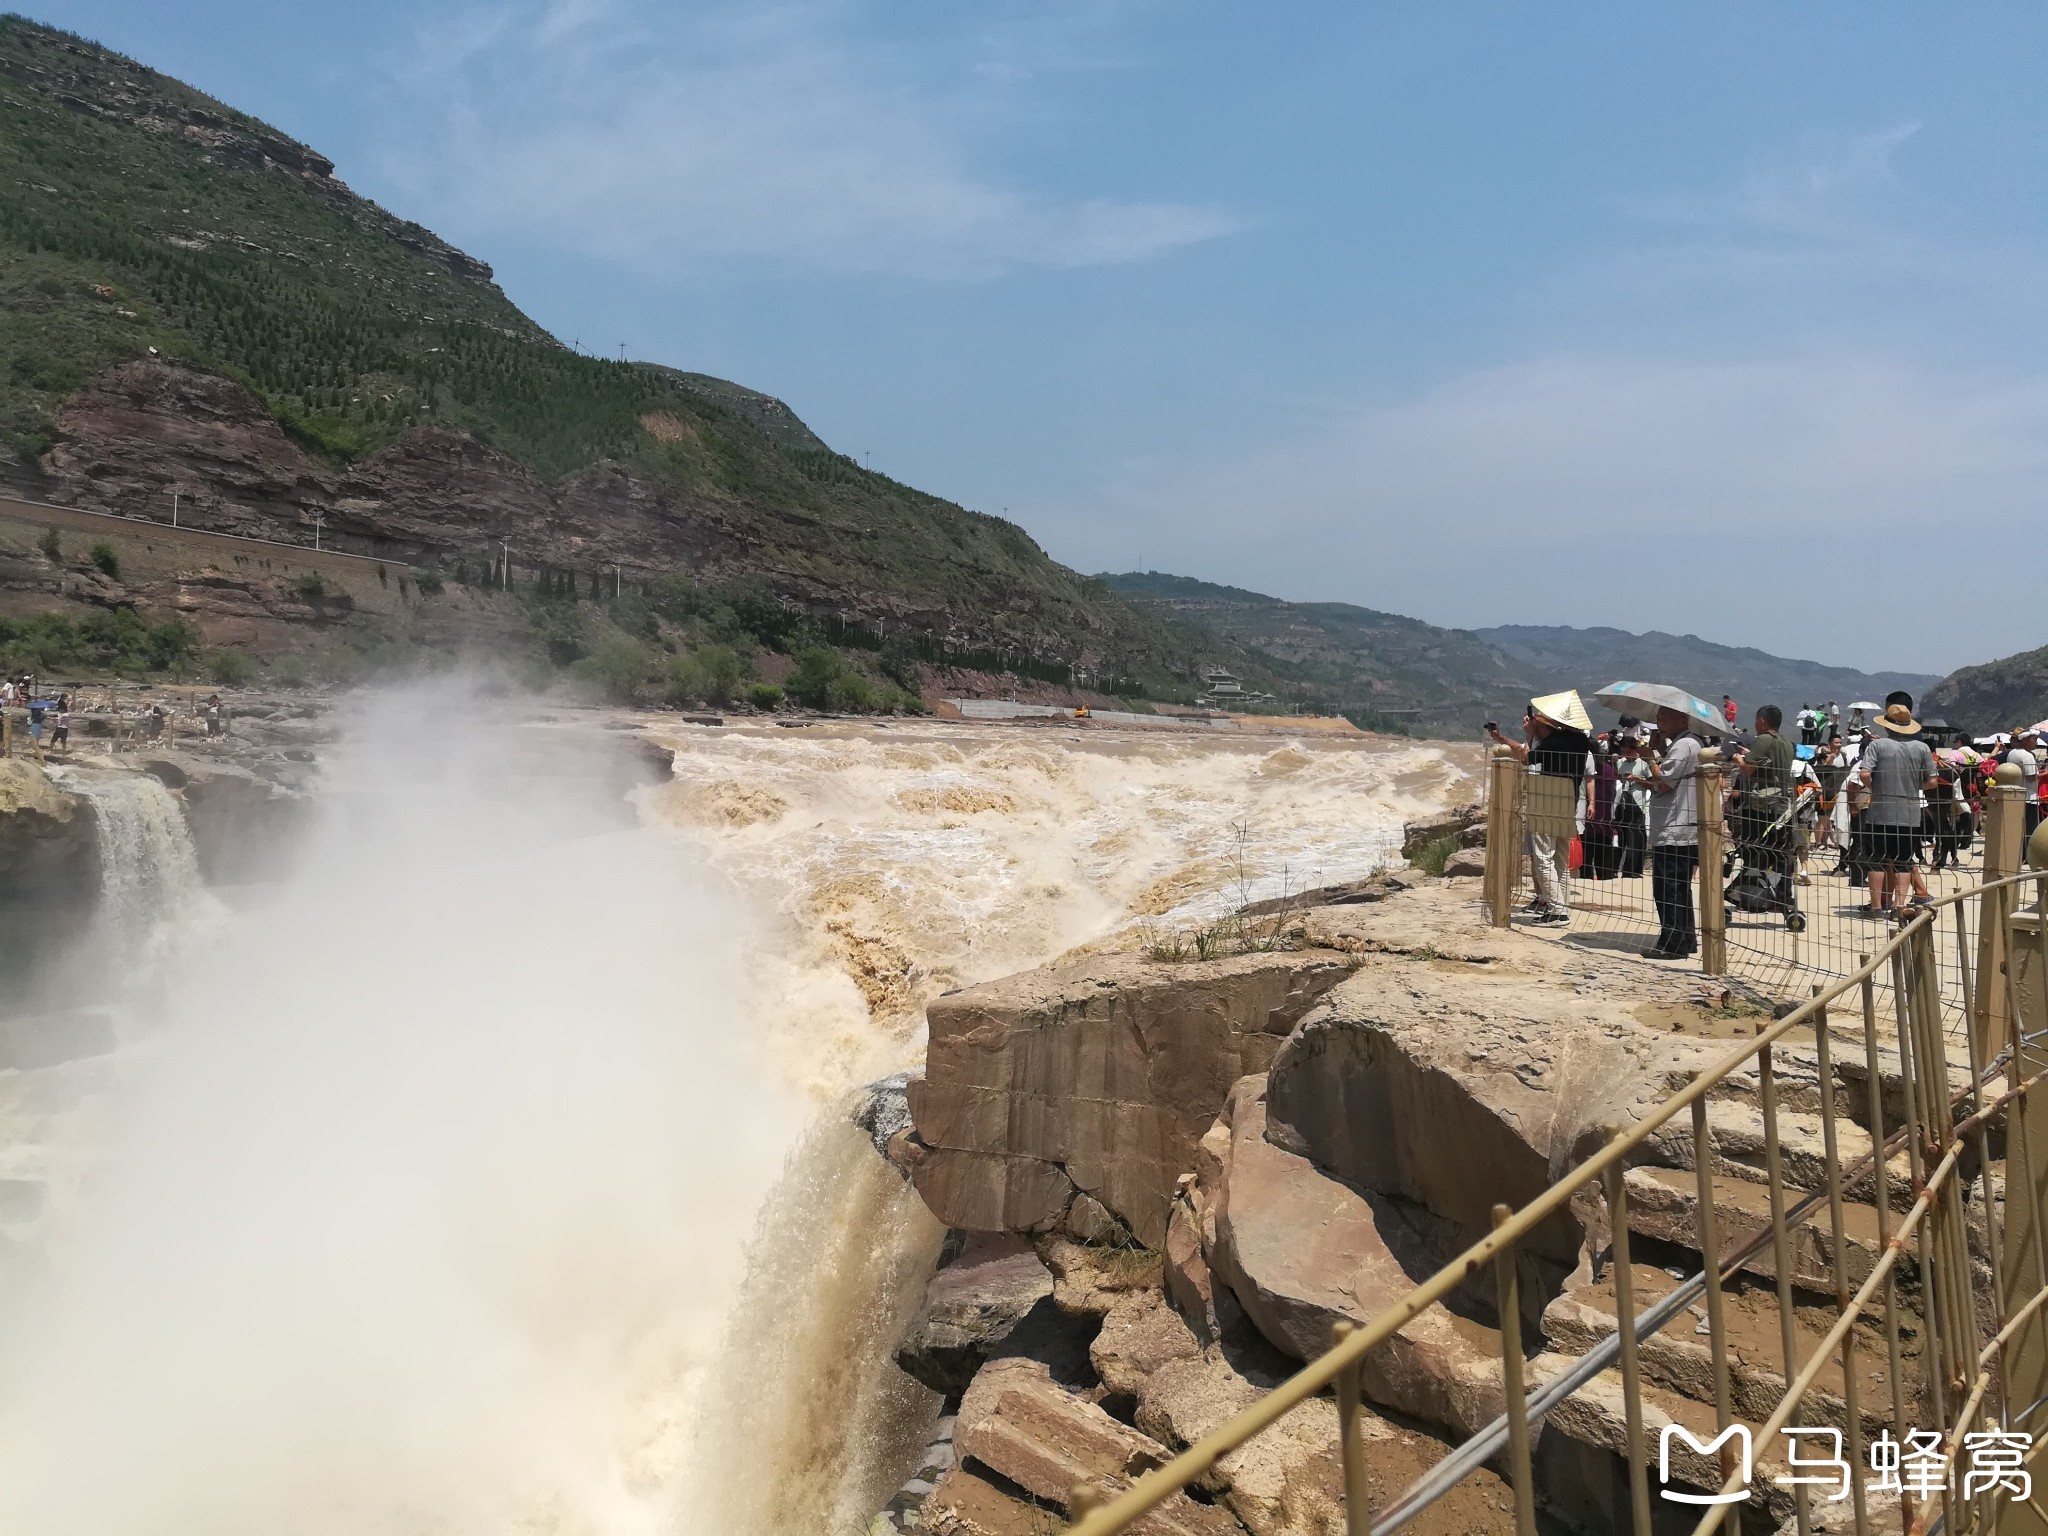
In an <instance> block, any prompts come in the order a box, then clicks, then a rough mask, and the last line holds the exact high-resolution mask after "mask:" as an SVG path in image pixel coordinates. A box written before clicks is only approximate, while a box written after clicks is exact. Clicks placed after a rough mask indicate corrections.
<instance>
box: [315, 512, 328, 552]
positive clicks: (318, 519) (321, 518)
mask: <svg viewBox="0 0 2048 1536" xmlns="http://www.w3.org/2000/svg"><path fill="white" fill-rule="evenodd" d="M326 520H327V514H326V513H325V512H315V513H314V514H313V547H314V548H315V549H318V548H319V547H320V525H321V524H322V523H323V522H325V521H326Z"/></svg>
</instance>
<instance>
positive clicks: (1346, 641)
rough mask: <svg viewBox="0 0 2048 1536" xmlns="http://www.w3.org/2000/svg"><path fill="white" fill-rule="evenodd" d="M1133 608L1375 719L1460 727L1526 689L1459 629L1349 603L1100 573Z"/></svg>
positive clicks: (1507, 705)
mask: <svg viewBox="0 0 2048 1536" xmlns="http://www.w3.org/2000/svg"><path fill="white" fill-rule="evenodd" d="M1101 580H1102V581H1103V582H1105V583H1106V584H1107V585H1108V586H1110V587H1111V588H1112V589H1114V590H1115V591H1117V592H1120V593H1122V594H1123V595H1124V596H1125V597H1127V598H1129V599H1130V600H1131V601H1132V602H1134V603H1136V604H1138V605H1140V606H1141V607H1145V608H1150V609H1152V610H1154V611H1156V612H1158V613H1161V614H1166V615H1171V616H1172V617H1174V618H1177V619H1181V620H1183V621H1186V622H1188V623H1192V624H1199V625H1201V626H1203V627H1204V628H1207V629H1209V630H1212V631H1214V632H1215V633H1217V634H1219V635H1223V636H1226V637H1228V638H1229V639H1231V640H1235V641H1236V642H1238V643H1239V644H1240V645H1242V646H1245V647H1247V648H1248V649H1253V650H1256V651H1259V652H1262V653H1264V654H1265V655H1268V656H1271V657H1272V658H1274V659H1275V661H1277V662H1281V663H1285V664H1287V665H1288V666H1290V667H1291V668H1293V669H1294V670H1295V671H1296V672H1297V674H1298V676H1299V678H1300V682H1299V683H1298V684H1297V685H1296V686H1297V688H1298V689H1300V690H1301V691H1303V692H1308V693H1312V694H1314V695H1315V696H1316V698H1317V700H1318V701H1319V702H1323V703H1324V704H1325V705H1326V706H1327V707H1330V708H1332V709H1335V710H1340V711H1343V712H1345V713H1349V714H1354V715H1357V716H1358V717H1359V718H1361V719H1362V720H1367V721H1372V722H1376V723H1386V724H1399V723H1403V722H1413V723H1416V724H1419V725H1424V726H1439V725H1440V726H1457V727H1461V728H1469V727H1471V726H1473V725H1475V724H1477V723H1478V722H1479V721H1480V720H1483V719H1485V718H1487V717H1488V716H1489V715H1492V714H1499V713H1501V712H1502V711H1504V710H1509V709H1513V708H1514V707H1515V700H1516V699H1518V698H1521V699H1526V698H1527V697H1528V688H1529V681H1528V675H1527V669H1525V668H1523V667H1521V666H1519V665H1517V664H1516V663H1515V662H1514V661H1512V660H1511V659H1510V658H1509V657H1507V656H1506V655H1505V654H1503V653H1502V652H1501V651H1500V650H1499V649H1497V648H1496V647H1494V646H1491V645H1488V644H1487V643H1486V642H1484V641H1482V640H1480V639H1478V638H1476V637H1475V636H1473V635H1471V634H1468V633H1466V632H1465V631H1464V630H1458V629H1440V628H1438V627H1437V626H1436V625H1434V624H1425V623H1423V622H1422V621H1421V620H1420V619H1408V618H1403V617H1401V616H1400V615H1399V614H1392V613H1379V612H1376V611H1375V610H1373V609H1370V608H1359V607H1356V606H1354V605H1352V604H1350V603H1293V602H1287V601H1285V600H1284V599H1281V598H1277V597H1268V596H1267V595H1266V594H1265V593H1263V592H1250V591H1246V590H1245V589H1244V588H1242V587H1226V586H1218V585H1216V584H1215V583H1213V582H1207V581H1197V580H1195V579H1194V578H1192V577H1188V576H1171V575H1168V574H1166V573H1165V572H1163V571H1123V572H1119V573H1117V574H1115V575H1105V576H1103V577H1102V578H1101Z"/></svg>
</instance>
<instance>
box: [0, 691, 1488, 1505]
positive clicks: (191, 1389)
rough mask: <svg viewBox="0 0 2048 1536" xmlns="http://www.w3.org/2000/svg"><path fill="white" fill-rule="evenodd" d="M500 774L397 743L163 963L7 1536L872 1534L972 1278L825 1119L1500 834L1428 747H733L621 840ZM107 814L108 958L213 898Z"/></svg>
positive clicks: (5, 1399) (105, 1088) (1017, 741)
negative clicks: (935, 1340)
mask: <svg viewBox="0 0 2048 1536" xmlns="http://www.w3.org/2000/svg"><path fill="white" fill-rule="evenodd" d="M423 719H426V720H432V721H433V723H434V729H433V730H432V731H430V732H421V731H420V730H418V728H417V722H418V721H420V720H423ZM506 726H507V723H506V721H505V720H504V719H503V718H502V716H501V714H500V713H499V712H497V711H496V710H494V708H493V707H492V706H488V705H486V706H483V707H481V708H479V706H478V705H477V703H476V701H474V700H465V699H463V698H461V697H451V696H450V695H449V694H447V693H446V692H445V691H444V692H441V693H435V694H428V695H414V696H410V697H404V698H399V699H396V700H383V701H371V704H370V706H369V707H366V708H365V709H364V710H363V711H362V712H361V714H360V716H359V718H358V719H357V720H356V721H355V724H354V727H353V729H352V731H351V733H350V735H349V738H348V744H347V745H346V747H345V748H344V750H342V752H341V753H340V755H339V757H338V759H337V760H336V761H335V762H334V763H332V764H331V765H330V768H331V772H330V778H329V791H330V792H329V795H328V796H327V800H326V804H327V815H326V817H325V820H324V822H323V824H322V826H321V828H320V829H319V831H318V833H317V834H316V835H315V836H313V837H312V839H311V840H310V844H309V846H308V847H307V848H306V849H305V850H303V857H302V858H301V859H300V860H299V861H298V865H297V868H296V873H295V874H294V875H293V876H292V877H291V878H290V879H289V880H287V881H286V882H284V883H283V884H281V885H280V886H278V887H277V888H276V889H275V890H274V891H271V892H268V893H267V894H266V899H264V900H262V901H260V902H253V903H251V904H249V905H248V906H247V907H246V909H245V910H242V911H240V912H238V913H237V914H236V915H235V917H234V918H233V919H232V920H231V921H230V922H228V923H227V924H225V925H224V926H223V927H222V928H221V929H220V930H219V931H216V932H212V933H210V934H208V935H206V938H205V942H204V943H203V944H201V945H197V946H184V947H180V948H176V949H175V950H174V951H173V952H170V953H167V954H166V955H165V956H164V958H163V961H162V964H161V966H160V967H159V968H158V973H157V976H156V979H155V980H153V982H152V991H153V992H155V993H159V994H160V995H161V1009H160V1013H161V1018H160V1021H159V1024H158V1027H157V1028H155V1029H154V1030H153V1031H152V1032H151V1034H150V1037H149V1039H148V1042H147V1044H146V1046H144V1047H143V1048H141V1049H138V1050H133V1051H130V1052H128V1053H126V1054H125V1055H124V1056H123V1057H122V1058H120V1059H119V1060H118V1061H117V1060H115V1059H113V1058H109V1059H108V1060H109V1065H108V1066H107V1068H106V1074H105V1080H96V1081H95V1085H94V1089H93V1096H94V1100H95V1104H94V1105H93V1106H92V1107H93V1109H94V1112H93V1113H92V1114H91V1116H90V1117H89V1124H87V1125H85V1126H83V1127H81V1128H80V1129H79V1132H78V1133H79V1134H80V1135H81V1136H83V1137H87V1138H88V1139H91V1140H92V1141H93V1143H94V1145H93V1146H92V1149H91V1150H92V1156H93V1162H94V1168H93V1173H92V1176H91V1178H90V1179H87V1180H85V1181H83V1183H82V1184H81V1185H80V1187H79V1191H78V1193H79V1199H78V1202H77V1204H76V1208H75V1209H67V1210H65V1211H64V1212H63V1213H62V1214H63V1218H64V1219H63V1220H61V1221H59V1222H56V1223H55V1224H54V1235H53V1236H52V1238H51V1240H50V1242H49V1245H48V1252H47V1253H46V1254H45V1255H44V1256H43V1272H42V1273H41V1274H40V1276H39V1277H37V1279H36V1282H35V1283H34V1284H32V1285H30V1286H29V1288H28V1290H27V1293H26V1294H25V1295H23V1296H20V1297H10V1298H8V1301H9V1303H10V1304H9V1305H8V1306H6V1307H4V1308H0V1536H271V1533H274V1532H277V1531H286V1530H289V1531H293V1532H298V1533H302V1536H415V1533H417V1536H426V1533H429V1532H431V1533H433V1536H699V1533H701V1536H731V1533H733V1532H738V1531H745V1532H750V1533H756V1536H853V1533H856V1532H859V1531H860V1530H862V1529H863V1528H864V1527H865V1526H866V1524H867V1521H868V1518H869V1516H870V1515H871V1514H872V1512H873V1511H874V1509H876V1508H877V1507H879V1505H880V1503H881V1502H882V1500H883V1499H884V1498H886V1496H887V1495H888V1493H889V1492H890V1491H891V1490H892V1489H893V1488H894V1487H895V1486H896V1484H897V1482H898V1481H899V1480H900V1478H901V1477H902V1476H903V1475H904V1474H905V1473H906V1472H907V1471H908V1470H909V1468H910V1467H911V1466H913V1465H914V1464H915V1456H916V1453H917V1449H918V1447H919V1446H920V1445H921V1444H922V1442H923V1439H924V1431H925V1428H926V1426H927V1424H928V1422H929V1420H930V1418H931V1416H932V1415H933V1414H934V1413H935V1412H936V1408H937V1400H936V1398H935V1397H933V1396H932V1395H931V1394H929V1393H926V1392H924V1391H923V1389H921V1388H919V1387H917V1386H916V1385H915V1384H914V1383H911V1382H910V1381H909V1380H908V1379H907V1378H906V1377H904V1376H902V1375H901V1373H900V1372H897V1371H896V1370H895V1368H894V1367H893V1365H892V1364H891V1360H890V1353H891V1350H892V1348H893V1345H894V1343H895V1340H896V1339H897V1337H898V1336H899V1335H900V1332H901V1329H902V1327H903V1325H904V1322H905V1321H906V1319H907V1318H908V1316H909V1315H910V1311H911V1309H912V1308H914V1306H915V1305H916V1302H917V1298H918V1296H919V1294H920V1292H921V1289H922V1285H923V1280H924V1276H925V1275H926V1273H927V1272H928V1270H929V1267H930V1264H931V1262H932V1259H933V1256H934V1254H935V1251H936V1247H937V1243H938V1241H939V1238H940V1235H941V1234H940V1232H939V1230H938V1228H937V1226H936V1224H935V1223H934V1222H933V1221H932V1219H931V1217H930V1216H929V1214H928V1213H927V1212H926V1211H925V1210H924V1208H923V1206H922V1205H921V1203H920V1202H919V1201H918V1199H917V1197H916V1195H915V1193H914V1191H912V1190H911V1189H910V1188H909V1187H908V1186H907V1185H906V1184H905V1183H904V1182H903V1181H902V1180H901V1179H900V1178H899V1177H898V1175H897V1174H896V1173H895V1172H894V1170H892V1169H890V1168H889V1167H887V1165H885V1164H884V1163H883V1162H882V1161H881V1160H880V1159H879V1158H877V1157H876V1156H875V1154H874V1151H873V1149H872V1147H871V1146H870V1145H869V1144H868V1142H867V1140H866V1139H865V1137H864V1136H863V1135H862V1134H861V1133H860V1132H858V1131H857V1130H855V1129H854V1128H853V1127H852V1126H851V1125H850V1124H848V1123H846V1120H845V1118H844V1117H845V1106H844V1103H843V1101H842V1100H841V1096H842V1095H843V1094H844V1093H845V1092H846V1090H847V1089H848V1088H849V1087H851V1086H852V1085H855V1084H857V1083H860V1082H862V1081H865V1080H866V1079H868V1078H870V1077H873V1076H877V1075H880V1074H881V1073H882V1072H884V1071H886V1070H889V1069H890V1068H892V1067H894V1066H897V1065H899V1064H903V1063H907V1062H912V1061H914V1060H915V1059H916V1058H917V1056H918V1055H919V1052H920V1046H921V1028H920V1020H921V1015H922V1005H923V1003H924V1001H925V1000H926V999H928V998H929V997H931V996H933V995H934V994H936V993H937V992H940V991H943V990H945V989H947V988H949V987H953V986H957V985H961V984H964V983H968V982H973V981H976V980H980V979H983V978H987V977H992V976H996V975H1000V974H1003V973H1006V972H1008V971H1011V970H1015V969H1018V968H1020V967H1024V966H1029V965H1032V964H1036V963H1038V962H1041V961H1043V960H1046V959H1048V958H1050V957H1052V956H1054V955H1056V954H1058V953H1060V952H1061V951H1063V950H1066V949H1068V948H1070V947H1072V946H1074V945H1076V944H1079V943H1084V942H1102V941H1107V940H1110V939H1113V938H1114V936H1115V935H1117V934H1118V933H1119V931H1120V930H1123V929H1126V928H1128V927H1129V925H1131V924H1132V923H1133V922H1135V921H1137V920H1139V919H1141V918H1144V917H1146V916H1148V915H1149V916H1150V917H1151V918H1153V919H1154V920H1157V921H1161V922H1179V921H1195V920H1199V919H1200V918H1201V917H1202V916H1203V915H1204V914H1206V913H1209V912H1212V911H1214V910H1216V909H1218V908H1219V907H1221V906H1224V905H1227V904H1228V903H1230V902H1234V901H1238V900H1242V899H1245V898H1247V897H1253V898H1255V897H1258V896H1263V895H1268V894H1273V893H1274V892H1276V891H1277V890H1279V889H1280V888H1282V887H1288V888H1294V889H1299V888H1301V887H1303V886H1307V885H1312V884H1315V883H1319V882H1325V881H1331V880H1338V879H1343V878H1347V877H1350V876H1354V875H1359V874H1363V873H1365V872H1367V871H1368V870H1370V869H1372V868H1374V867H1375V866H1377V865H1379V864H1382V863H1384V862H1386V861H1387V860H1388V859H1389V857H1390V856H1391V855H1392V853H1393V851H1394V848H1395V845H1396V843H1397V841H1398V838H1399V832H1400V826H1401V823H1402V821H1403V820H1404V819H1408V818H1411V817H1413V816H1415V815H1417V814H1419V813H1422V812H1425V811H1427V810H1430V809H1432V808H1434V807H1435V806H1437V805H1440V804H1441V803H1442V802H1443V801H1444V799H1445V798H1446V797H1449V796H1455V795H1456V794H1457V793H1458V792H1459V791H1460V790H1461V789H1467V788H1469V785H1468V784H1467V783H1466V781H1465V780H1464V776H1463V774H1462V773H1460V772H1459V770H1458V769H1457V768H1455V767H1453V766H1452V765H1450V764H1449V763H1448V762H1447V761H1446V760H1445V758H1444V757H1443V755H1442V754H1441V753H1440V752H1439V751H1438V750H1436V749H1433V748H1427V747H1418V746H1407V745H1401V744H1388V743H1366V744H1360V743H1347V744H1323V743H1300V744H1290V743H1287V742H1280V741H1276V742H1263V743H1256V744H1254V743H1226V742H1218V741H1216V740H1214V739H1213V738H1200V739H1197V738H1186V739H1157V738H1150V739H1144V738H1141V739H1126V738H1120V737H1117V736H1115V735H1110V734H1103V735H1091V736H1089V737H1087V738H1085V739H1082V738H1079V737H1075V738H1066V737H1059V736H1054V735H1052V734H1050V733H1047V734H1044V735H1037V734H1032V733H1026V732H1022V731H1010V730H1005V729H1002V728H999V727H982V728H955V729H949V730H941V729H938V728H935V727H932V728H921V729H918V728H911V729H906V728H903V727H901V726H898V727H895V728H892V729H890V730H889V731H887V732H886V733H885V732H883V731H881V730H877V729H874V728H872V727H847V728H818V729H814V730H811V731H807V732H804V733H802V734H801V735H799V734H797V733H793V732H782V731H768V732H743V731H734V732H731V733H729V734H709V733H705V734H691V735H689V736H687V737H683V738H681V739H679V740H678V742H677V748H678V750H677V753H676V763H675V772H674V777H673V781H672V782H671V783H669V784H666V785H664V786H662V787H660V788H659V789H657V790H655V791H652V792H650V793H649V795H648V797H647V799H646V801H645V802H644V804H643V811H644V813H645V814H646V818H647V820H648V821H649V822H650V823H651V825H645V826H642V827H640V828H638V829H625V828H621V827H619V826H617V825H616V824H612V825H610V826H607V825H606V823H605V819H604V817H603V816H602V815H597V816H592V815H591V814H590V812H591V809H592V807H591V802H592V801H593V799H594V798H595V797H594V796H593V795H592V793H591V791H590V788H589V785H590V784H591V783H592V782H596V776H594V775H593V776H586V777H584V778H582V779H578V778H577V777H576V776H575V775H574V774H573V773H572V774H562V773H553V774H550V773H544V772H526V771H524V770H525V768H526V767H531V764H530V763H529V761H528V758H529V756H530V754H529V751H528V749H529V748H531V746H532V744H533V742H532V737H533V735H534V733H530V732H529V733H526V737H525V738H524V739H519V740H515V739H513V738H515V737H518V736H519V735H520V733H519V732H518V731H517V730H516V729H513V730H508V729H507V728H506ZM515 760H516V761H515ZM521 765H524V766H521ZM149 782H150V784H154V781H149ZM105 783H112V781H111V780H107V781H105ZM78 787H79V788H80V789H81V791H83V790H84V785H83V783H82V782H81V783H80V785H79V786H78ZM156 791H161V786H156ZM94 798H95V804H96V805H102V804H104V805H107V806H109V807H110V808H111V811H112V814H109V815H107V816H106V818H105V820H104V822H103V826H104V827H106V828H110V829H112V830H113V837H114V843H113V845H112V846H115V847H119V848H129V847H130V845H131V844H132V845H133V847H132V851H133V853H134V859H133V861H132V867H129V865H128V864H127V863H125V862H124V872H123V873H122V875H121V877H120V882H121V883H120V884H119V887H118V890H117V888H116V887H113V886H110V888H109V895H110V897H112V898H116V900H115V907H116V908H117V909H119V910H128V909H129V906H128V905H127V895H126V894H125V893H126V892H128V890H129V888H130V886H131V885H133V886H135V887H137V888H138V889H144V890H145V893H146V894H147V893H148V892H153V893H154V894H153V895H148V899H147V900H144V901H142V903H141V907H142V908H143V909H148V910H158V911H160V910H161V909H162V898H163V894H164V892H165V891H166V890H167V889H169V888H171V887H176V888H177V889H178V890H180V891H184V890H186V882H188V881H191V882H193V883H195V884H196V874H195V873H194V872H193V869H192V866H191V865H190V860H189V842H187V843H186V844H185V845H184V846H183V848H182V849H181V848H180V847H179V846H178V837H177V836H173V835H169V834H170V833H171V832H172V831H173V830H175V831H177V832H180V833H181V832H182V825H181V824H177V825H176V826H175V828H174V823H173V821H172V820H171V819H170V818H169V817H168V816H166V815H165V814H163V813H164V812H165V810H166V804H167V805H168V808H169V810H171V811H175V809H176V806H175V801H174V799H172V798H171V797H169V796H168V795H167V794H166V795H165V796H164V801H165V802H166V803H159V801H158V796H157V793H155V792H153V791H152V790H151V788H150V787H149V786H148V785H145V784H142V783H140V782H139V781H136V780H131V779H124V780H123V781H122V783H121V784H120V785H118V786H116V787H114V788H111V789H109V788H106V787H105V785H104V784H102V785H101V786H100V787H99V792H98V793H97V794H95V796H94ZM131 813H132V814H131ZM159 834H163V835H159ZM189 894H190V893H189V892H188V895H189ZM6 1075H7V1074H0V1077H5V1076H6ZM5 1086H6V1085H4V1084H0V1090H4V1089H5ZM32 1097H33V1095H27V1094H10V1093H9V1092H7V1091H0V1113H5V1112H6V1108H7V1107H8V1106H10V1105H11V1106H13V1107H15V1108H16V1109H18V1110H23V1111H25V1110H26V1109H27V1108H29V1106H30V1100H31V1099H32ZM50 1123H52V1124H55V1123H56V1122H55V1121H51V1122H50ZM807 1127H808V1128H807ZM66 1134H70V1132H69V1131H67V1132H66Z"/></svg>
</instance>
